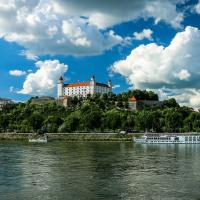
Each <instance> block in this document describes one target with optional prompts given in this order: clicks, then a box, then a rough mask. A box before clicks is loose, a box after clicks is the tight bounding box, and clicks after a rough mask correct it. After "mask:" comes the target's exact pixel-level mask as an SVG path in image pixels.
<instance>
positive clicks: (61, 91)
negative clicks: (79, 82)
mask: <svg viewBox="0 0 200 200" xmlns="http://www.w3.org/2000/svg"><path fill="white" fill-rule="evenodd" d="M62 96H64V80H63V77H62V76H60V78H59V79H58V83H57V97H58V98H60V97H62Z"/></svg>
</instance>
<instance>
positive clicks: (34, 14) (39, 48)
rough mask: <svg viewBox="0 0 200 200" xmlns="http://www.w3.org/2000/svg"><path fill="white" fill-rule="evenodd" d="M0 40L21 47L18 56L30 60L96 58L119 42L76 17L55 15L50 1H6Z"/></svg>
mask: <svg viewBox="0 0 200 200" xmlns="http://www.w3.org/2000/svg"><path fill="white" fill-rule="evenodd" d="M3 1H4V0H3ZM6 2H7V1H5V2H4V3H5V4H6ZM4 3H2V4H3V5H4ZM66 13H67V12H66ZM0 37H2V38H4V39H5V40H7V41H8V42H17V43H18V44H19V45H21V46H23V47H24V48H25V49H27V50H26V51H23V52H22V53H21V54H22V55H24V56H26V57H27V58H28V59H32V60H37V59H38V57H37V55H47V54H48V55H60V54H62V55H75V56H84V55H96V54H101V53H102V52H104V51H105V50H108V49H111V48H112V47H113V46H115V45H118V44H121V43H122V42H123V38H122V37H120V36H118V35H117V34H115V33H114V32H113V31H112V32H110V31H109V30H108V31H104V32H102V31H100V30H99V29H98V28H97V27H96V26H94V25H92V24H89V23H88V19H87V18H81V16H80V14H76V15H72V14H67V15H66V14H62V13H59V12H57V11H56V10H55V6H54V1H51V0H33V1H24V0H18V1H12V0H9V1H8V4H7V6H4V7H3V6H1V5H0Z"/></svg>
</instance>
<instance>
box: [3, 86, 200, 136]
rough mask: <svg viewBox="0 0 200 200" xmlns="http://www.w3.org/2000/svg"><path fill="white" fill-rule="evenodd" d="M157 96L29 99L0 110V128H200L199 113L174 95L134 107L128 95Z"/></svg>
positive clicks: (52, 130) (150, 96)
mask: <svg viewBox="0 0 200 200" xmlns="http://www.w3.org/2000/svg"><path fill="white" fill-rule="evenodd" d="M132 95H134V96H135V97H137V99H146V100H158V96H157V94H155V93H153V92H151V91H150V92H147V91H140V90H134V91H129V92H127V93H122V94H118V95H116V94H112V93H110V94H103V95H99V94H96V95H93V96H90V95H88V97H87V99H78V98H77V97H74V98H73V99H72V100H71V104H70V106H69V107H67V108H64V107H63V106H60V105H57V104H56V102H53V103H47V104H44V105H35V104H32V103H31V100H29V101H28V102H27V103H19V104H14V105H10V106H7V107H5V108H4V109H3V110H2V111H0V132H8V131H9V132H49V133H55V132H61V133H62V132H113V131H114V132H118V131H119V130H127V131H131V132H138V131H154V132H187V131H199V130H200V113H199V112H195V111H194V110H193V109H191V108H188V107H180V106H179V104H178V103H177V102H176V101H175V99H169V100H165V101H164V102H163V104H162V105H160V106H157V107H153V108H145V109H142V110H137V111H131V110H129V109H128V98H129V97H130V96H132Z"/></svg>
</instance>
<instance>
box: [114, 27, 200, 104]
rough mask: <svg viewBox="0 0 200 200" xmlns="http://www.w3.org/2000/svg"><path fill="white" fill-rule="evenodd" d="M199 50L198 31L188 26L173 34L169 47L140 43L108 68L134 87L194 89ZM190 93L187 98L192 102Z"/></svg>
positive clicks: (196, 82)
mask: <svg viewBox="0 0 200 200" xmlns="http://www.w3.org/2000/svg"><path fill="white" fill-rule="evenodd" d="M199 52H200V30H199V29H198V28H195V27H190V26H188V27H186V28H185V30H184V31H183V32H179V33H177V34H176V35H175V37H174V38H173V39H172V41H171V43H170V44H169V46H167V47H164V46H158V45H157V44H155V43H151V44H148V45H140V46H138V47H137V48H135V49H133V50H132V52H131V54H130V55H129V56H127V58H126V59H124V60H120V61H117V62H115V63H114V64H113V66H112V67H111V69H112V71H113V72H116V73H119V74H121V75H122V76H124V77H126V79H127V81H128V83H129V84H130V85H132V87H135V88H150V89H159V88H163V87H164V88H168V89H170V90H174V89H176V91H175V92H177V91H178V89H182V90H183V89H192V90H198V89H199V88H200V82H199V79H200V72H199V63H200V57H199ZM174 95H176V94H174ZM191 95H194V94H191ZM191 95H190V96H189V97H190V100H188V101H189V102H190V103H194V100H193V101H192V100H191Z"/></svg>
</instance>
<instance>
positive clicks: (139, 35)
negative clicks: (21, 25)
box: [133, 29, 153, 40]
mask: <svg viewBox="0 0 200 200" xmlns="http://www.w3.org/2000/svg"><path fill="white" fill-rule="evenodd" d="M152 34H153V31H152V30H151V29H143V31H142V32H134V33H133V36H134V37H133V39H135V40H143V39H145V38H146V39H148V40H153V38H152Z"/></svg>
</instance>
